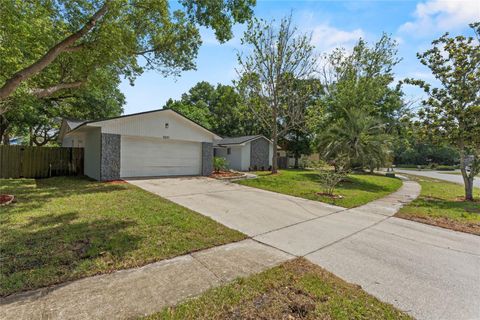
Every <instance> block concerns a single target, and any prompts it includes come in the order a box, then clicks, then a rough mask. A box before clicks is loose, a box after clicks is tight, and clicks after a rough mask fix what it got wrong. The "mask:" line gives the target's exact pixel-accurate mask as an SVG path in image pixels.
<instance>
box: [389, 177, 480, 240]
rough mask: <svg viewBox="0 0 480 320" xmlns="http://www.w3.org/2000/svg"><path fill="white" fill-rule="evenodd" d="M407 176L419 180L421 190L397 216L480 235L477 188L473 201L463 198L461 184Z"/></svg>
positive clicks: (479, 202)
mask: <svg viewBox="0 0 480 320" xmlns="http://www.w3.org/2000/svg"><path fill="white" fill-rule="evenodd" d="M409 177H410V178H411V179H412V180H415V181H417V182H418V183H420V185H421V186H422V191H421V193H420V196H419V197H418V198H417V199H416V200H414V201H413V202H412V203H410V204H409V205H407V206H405V207H403V208H402V209H401V210H400V211H399V212H398V213H397V214H396V216H398V217H401V218H405V219H410V220H415V221H418V222H423V223H427V224H432V225H436V226H440V227H444V228H449V229H453V230H457V231H463V232H469V233H473V234H476V235H480V200H479V199H480V189H479V188H474V198H475V199H476V201H475V202H471V201H463V197H464V196H465V193H464V192H465V191H464V188H463V186H462V185H459V184H456V183H451V182H446V181H443V180H436V179H431V178H426V177H420V176H414V175H409Z"/></svg>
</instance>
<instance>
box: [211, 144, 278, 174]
mask: <svg viewBox="0 0 480 320" xmlns="http://www.w3.org/2000/svg"><path fill="white" fill-rule="evenodd" d="M214 155H215V157H222V158H225V159H226V160H227V162H228V167H229V168H230V169H234V170H238V171H248V170H268V169H269V168H270V167H271V166H272V156H273V143H272V141H270V140H269V139H267V138H265V136H263V135H256V136H243V137H235V138H225V139H222V140H219V141H216V142H215V144H214Z"/></svg>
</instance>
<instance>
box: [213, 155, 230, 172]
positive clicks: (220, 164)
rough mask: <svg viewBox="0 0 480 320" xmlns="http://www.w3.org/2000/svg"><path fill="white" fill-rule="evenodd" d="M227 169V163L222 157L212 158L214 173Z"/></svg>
mask: <svg viewBox="0 0 480 320" xmlns="http://www.w3.org/2000/svg"><path fill="white" fill-rule="evenodd" d="M227 168H228V161H227V159H225V158H222V157H213V170H214V171H215V172H220V171H222V170H226V169H227Z"/></svg>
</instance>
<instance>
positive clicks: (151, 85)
mask: <svg viewBox="0 0 480 320" xmlns="http://www.w3.org/2000/svg"><path fill="white" fill-rule="evenodd" d="M254 11H255V15H256V16H257V17H260V18H263V19H267V20H272V19H276V20H277V21H278V20H279V19H281V18H282V17H284V16H285V15H288V14H290V12H291V13H292V17H293V20H294V22H295V24H296V25H297V27H298V28H299V30H300V31H302V32H311V33H312V42H313V44H314V45H315V47H316V50H317V51H318V52H319V53H322V52H328V51H330V50H331V49H332V48H335V47H339V46H340V47H345V48H347V49H348V48H351V47H352V45H353V44H354V43H355V42H356V41H357V40H358V38H359V37H362V38H364V39H366V40H367V41H369V42H370V43H372V42H374V41H375V40H377V39H379V37H380V36H381V34H382V32H386V33H388V34H390V35H391V36H392V37H394V38H395V39H396V40H397V41H398V43H399V47H398V49H399V56H400V57H402V58H403V61H402V62H401V63H400V64H399V65H398V66H397V68H396V70H395V71H396V76H397V78H398V79H401V78H404V77H415V78H420V79H423V80H427V81H432V80H433V79H432V76H431V74H430V73H429V72H428V69H426V68H425V67H423V66H422V65H421V64H420V63H419V62H418V60H417V58H416V53H417V52H419V51H424V50H425V49H427V48H429V45H430V42H431V41H432V40H434V39H435V38H437V37H438V36H440V35H441V34H443V33H444V32H446V31H448V32H450V33H451V34H452V35H453V34H455V35H456V34H464V35H470V34H471V31H470V29H469V28H468V23H470V22H473V21H475V20H476V21H478V20H480V1H471V0H450V1H442V0H425V1H414V0H404V1H397V0H377V1H334V0H331V1H279V0H269V1H266V0H263V1H262V0H257V6H256V7H255V9H254ZM244 29H245V26H242V25H237V26H235V27H234V35H235V37H234V38H233V39H232V40H230V41H229V42H227V43H225V44H219V43H218V42H217V41H216V40H215V37H214V35H213V33H212V32H211V31H210V30H207V29H202V30H201V33H202V37H203V45H202V47H201V49H200V51H199V54H198V57H197V60H196V63H197V70H195V71H189V72H184V73H183V74H182V75H181V77H179V78H172V77H169V78H164V77H162V76H161V75H160V74H158V73H156V72H147V73H145V74H143V75H142V76H141V77H139V78H138V79H137V80H136V82H135V86H133V87H132V86H130V85H129V83H128V81H124V82H123V83H122V84H121V90H122V92H123V93H124V94H125V96H126V99H127V103H126V105H125V114H129V113H135V112H140V111H146V110H151V109H158V108H161V107H163V105H164V104H165V102H166V101H167V100H168V99H169V98H173V99H178V98H179V97H180V96H181V94H182V93H184V92H186V91H188V90H189V89H190V88H191V87H192V86H194V85H195V84H196V83H197V82H199V81H208V82H210V83H212V84H216V83H223V84H231V82H232V80H234V79H235V78H236V72H235V67H236V65H237V59H236V54H237V52H238V51H242V47H241V45H240V38H241V37H242V34H243V30H244ZM406 93H407V95H408V97H409V98H410V99H417V98H419V97H420V92H419V91H418V90H415V89H413V88H408V89H407V90H406Z"/></svg>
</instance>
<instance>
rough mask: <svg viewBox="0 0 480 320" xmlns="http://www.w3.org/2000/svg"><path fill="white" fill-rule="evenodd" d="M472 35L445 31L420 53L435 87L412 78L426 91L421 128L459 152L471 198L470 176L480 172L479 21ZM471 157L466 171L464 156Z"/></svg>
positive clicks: (435, 139)
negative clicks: (455, 34) (436, 84)
mask: <svg viewBox="0 0 480 320" xmlns="http://www.w3.org/2000/svg"><path fill="white" fill-rule="evenodd" d="M470 27H471V28H472V31H473V32H474V34H475V36H470V37H465V36H456V37H450V36H449V34H448V33H446V34H444V35H443V36H442V37H440V38H439V39H437V40H434V41H433V42H432V48H431V49H429V50H427V51H425V52H423V53H419V54H418V57H419V59H420V62H421V63H422V64H424V65H425V66H427V67H428V68H429V69H430V70H431V72H432V74H433V75H434V76H435V78H436V79H437V80H438V81H439V82H440V86H439V87H437V88H431V85H429V84H427V83H425V82H423V81H420V80H414V79H407V80H405V83H409V84H413V85H418V86H419V87H421V88H423V89H424V91H425V92H426V93H427V94H428V97H427V98H426V99H424V100H423V101H422V105H423V106H424V107H423V108H422V110H420V111H419V113H418V116H419V117H420V120H421V125H422V126H423V131H424V132H426V133H427V134H426V135H427V136H428V137H429V138H430V139H431V140H432V141H434V142H436V143H437V144H445V143H446V144H450V145H451V146H453V147H455V148H456V149H457V150H458V152H459V153H460V159H461V161H460V162H461V169H462V174H463V176H464V180H465V184H466V185H465V186H466V188H465V190H466V199H469V200H471V199H472V183H473V177H474V176H475V175H476V174H477V173H478V172H480V165H479V163H480V161H479V160H478V159H480V112H479V106H480V22H476V23H472V24H470ZM468 157H473V159H472V161H471V163H472V165H471V166H470V167H471V170H470V172H469V173H467V171H466V167H467V164H468V163H467V162H468V161H467V158H468Z"/></svg>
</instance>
